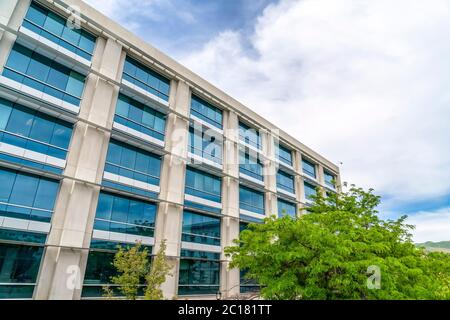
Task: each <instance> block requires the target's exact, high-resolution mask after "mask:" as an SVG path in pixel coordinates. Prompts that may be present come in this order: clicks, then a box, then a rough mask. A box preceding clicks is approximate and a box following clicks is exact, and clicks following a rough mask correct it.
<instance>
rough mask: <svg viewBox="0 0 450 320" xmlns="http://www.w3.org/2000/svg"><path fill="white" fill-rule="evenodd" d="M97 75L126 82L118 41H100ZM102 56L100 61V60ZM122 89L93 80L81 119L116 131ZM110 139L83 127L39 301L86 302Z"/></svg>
mask: <svg viewBox="0 0 450 320" xmlns="http://www.w3.org/2000/svg"><path fill="white" fill-rule="evenodd" d="M95 56H96V59H94V60H93V69H96V70H98V71H99V72H100V73H102V74H104V75H105V76H108V77H111V78H113V79H116V80H117V81H119V80H120V77H121V74H122V68H123V63H124V62H123V61H124V59H125V53H123V52H122V46H121V45H119V44H118V43H117V42H115V41H114V40H111V39H108V40H104V39H102V38H99V39H98V41H97V47H96V50H95ZM98 56H100V59H99V58H98ZM118 92H119V88H118V86H116V85H114V84H111V83H109V82H107V81H105V80H103V79H102V78H100V77H98V76H96V75H94V74H89V75H88V78H87V80H86V84H85V91H84V95H83V100H82V103H81V110H80V114H79V118H81V119H84V120H88V121H90V122H92V123H94V124H96V125H98V126H102V127H107V128H109V129H111V128H112V121H113V116H114V111H115V106H116V102H117V96H118ZM109 139H110V133H109V132H106V131H104V130H101V129H98V128H96V127H93V126H91V125H88V124H86V123H85V122H81V121H78V122H76V124H75V126H74V132H73V136H72V140H71V144H70V147H69V154H68V158H67V166H66V169H65V175H66V176H68V177H72V178H75V179H77V180H81V181H84V182H79V181H75V180H72V179H70V178H64V179H63V180H62V181H61V186H60V190H59V195H58V198H57V202H56V205H55V212H54V214H53V218H52V228H51V231H50V234H49V236H48V239H47V245H48V247H47V248H46V250H45V254H44V258H43V262H42V264H41V268H40V272H39V276H38V284H37V286H36V290H35V293H34V294H35V296H34V297H35V299H62V300H71V299H80V297H81V289H82V281H83V279H84V271H85V268H86V262H87V257H88V253H89V251H88V250H87V248H89V245H90V242H91V237H92V230H93V224H94V218H95V212H96V207H97V201H98V196H99V193H100V187H98V186H93V185H92V184H88V183H96V184H100V183H101V181H102V176H103V169H104V165H105V159H106V153H107V150H108V144H109Z"/></svg>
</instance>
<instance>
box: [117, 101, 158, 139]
mask: <svg viewBox="0 0 450 320" xmlns="http://www.w3.org/2000/svg"><path fill="white" fill-rule="evenodd" d="M114 121H115V122H117V123H120V124H122V125H124V126H127V127H129V128H131V129H134V130H137V131H139V132H142V133H144V134H147V135H149V136H151V137H153V138H156V139H159V140H161V141H164V130H165V127H166V116H165V115H164V114H162V113H161V112H158V111H156V110H155V109H152V108H150V107H148V106H146V105H144V104H142V103H140V102H138V101H136V100H133V99H131V98H128V97H127V96H125V95H123V94H119V98H118V100H117V106H116V115H115V117H114Z"/></svg>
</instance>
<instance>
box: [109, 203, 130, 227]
mask: <svg viewBox="0 0 450 320" xmlns="http://www.w3.org/2000/svg"><path fill="white" fill-rule="evenodd" d="M129 210H130V200H129V199H127V198H121V197H114V204H113V211H112V214H111V220H114V221H118V222H127V219H128V211H129Z"/></svg>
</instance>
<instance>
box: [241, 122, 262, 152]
mask: <svg viewBox="0 0 450 320" xmlns="http://www.w3.org/2000/svg"><path fill="white" fill-rule="evenodd" d="M239 139H240V140H241V141H243V142H245V143H247V144H249V145H251V146H253V147H255V148H257V149H261V148H262V141H261V136H260V135H259V132H258V131H257V130H256V129H254V128H251V127H249V126H248V125H246V124H245V123H242V122H239Z"/></svg>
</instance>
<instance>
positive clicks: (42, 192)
mask: <svg viewBox="0 0 450 320" xmlns="http://www.w3.org/2000/svg"><path fill="white" fill-rule="evenodd" d="M57 193H58V184H56V183H55V182H53V181H51V180H46V179H43V178H40V179H39V186H38V188H37V192H36V197H35V199H34V204H33V207H35V208H42V209H47V210H53V207H54V206H55V200H56V195H57Z"/></svg>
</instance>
